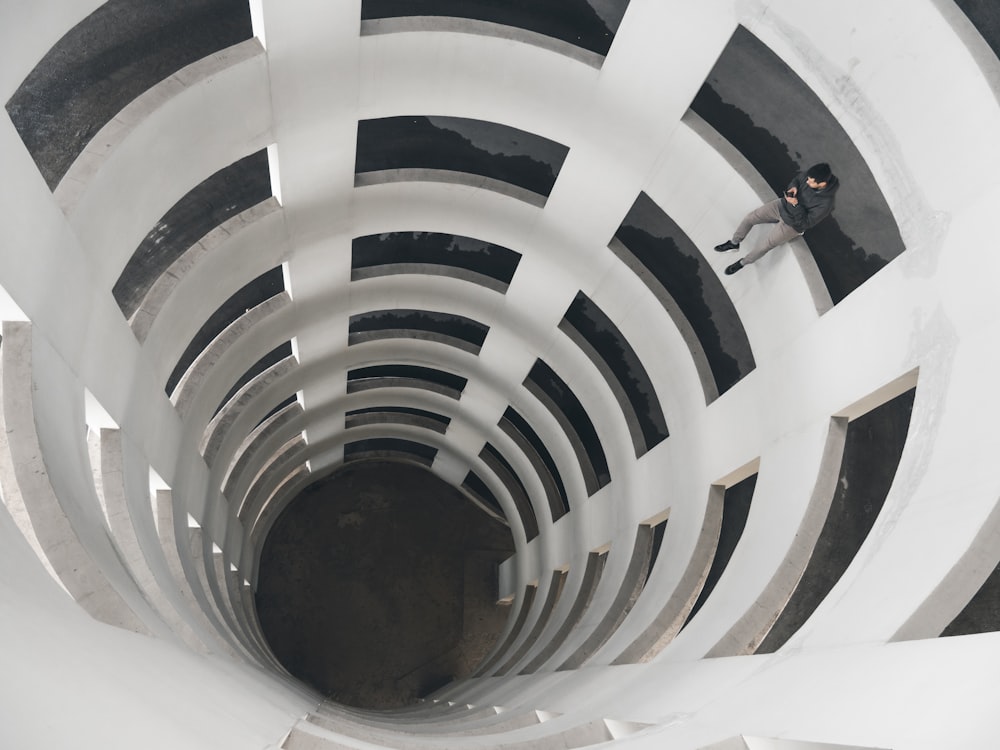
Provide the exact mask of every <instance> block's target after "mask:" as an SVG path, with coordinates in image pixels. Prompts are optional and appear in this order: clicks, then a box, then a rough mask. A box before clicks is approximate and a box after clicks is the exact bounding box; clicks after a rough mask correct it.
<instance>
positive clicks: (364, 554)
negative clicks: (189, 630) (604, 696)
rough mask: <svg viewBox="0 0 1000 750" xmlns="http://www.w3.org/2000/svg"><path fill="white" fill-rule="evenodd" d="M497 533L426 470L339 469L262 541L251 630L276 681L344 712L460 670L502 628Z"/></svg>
mask: <svg viewBox="0 0 1000 750" xmlns="http://www.w3.org/2000/svg"><path fill="white" fill-rule="evenodd" d="M511 554H513V541H512V539H511V536H510V531H509V530H508V529H507V528H506V527H505V526H503V525H502V524H501V523H499V522H497V521H495V520H494V519H492V518H490V517H489V516H487V515H486V514H485V513H483V512H482V511H481V510H478V509H476V508H475V506H474V505H473V504H472V503H471V502H470V501H469V500H468V499H466V498H465V497H464V496H463V495H462V494H461V493H460V492H459V491H458V490H456V489H455V488H454V487H451V486H450V485H448V484H446V483H444V482H443V481H442V480H440V479H439V478H438V477H436V476H435V475H433V474H432V473H430V472H429V471H427V470H425V469H423V468H421V467H419V466H413V465H409V464H404V463H397V462H386V461H366V462H359V463H356V464H353V465H349V466H347V467H346V468H344V469H341V470H339V471H338V472H336V473H335V474H333V475H332V476H331V477H329V478H326V479H324V480H320V481H319V482H317V483H316V484H314V485H312V486H311V487H309V488H307V489H306V490H305V491H303V492H302V493H301V494H300V495H299V496H298V497H296V498H295V500H294V501H293V502H292V503H291V505H290V506H289V507H288V508H287V509H286V510H285V511H284V512H283V513H282V514H281V516H279V518H278V520H277V522H276V523H275V526H274V528H273V529H272V531H271V533H270V534H269V535H268V538H267V540H266V541H265V543H264V545H263V550H262V553H261V563H260V578H259V585H258V589H257V594H256V605H257V612H258V615H259V618H260V622H261V627H262V629H263V631H264V634H265V635H266V637H267V639H268V641H269V643H270V645H271V647H272V649H273V650H274V653H275V655H276V656H277V657H278V659H279V660H280V661H281V662H282V664H284V665H285V666H286V667H287V668H288V669H289V671H290V672H291V673H292V674H293V675H295V676H296V677H299V678H300V679H302V680H303V681H304V682H306V683H308V684H310V685H312V686H314V687H316V688H317V689H318V690H319V691H320V692H322V693H324V694H326V695H328V696H329V697H331V698H332V699H333V700H336V701H338V702H340V703H342V704H345V705H351V706H357V707H365V708H396V707H400V706H405V705H408V704H412V703H414V702H416V701H417V699H418V698H419V697H421V696H423V695H426V694H427V693H429V692H432V691H433V690H435V689H437V688H438V687H441V686H442V685H444V684H446V683H448V682H449V681H451V680H452V679H456V678H462V677H465V676H467V675H469V674H471V673H472V671H473V669H474V668H475V667H476V665H477V664H478V663H479V662H480V661H481V660H482V659H483V658H484V657H485V656H486V655H487V653H488V652H489V650H490V648H491V647H492V646H493V644H494V643H495V641H496V639H497V637H498V635H499V634H500V632H501V630H502V629H503V626H504V624H505V622H506V618H507V616H508V613H509V608H507V607H503V606H500V605H497V604H496V598H497V580H496V569H497V565H498V564H499V563H500V562H501V561H502V560H504V559H506V558H507V557H509V556H510V555H511Z"/></svg>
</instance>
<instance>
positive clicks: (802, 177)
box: [715, 162, 840, 275]
mask: <svg viewBox="0 0 1000 750" xmlns="http://www.w3.org/2000/svg"><path fill="white" fill-rule="evenodd" d="M839 187H840V182H839V180H837V176H836V175H835V174H834V173H833V172H832V171H831V169H830V165H829V164H826V163H825V162H823V163H820V164H814V165H813V166H811V167H809V169H807V170H806V171H805V172H804V173H801V174H798V175H796V176H795V179H793V180H792V181H791V182H790V183H789V184H788V187H787V188H786V189H785V194H784V195H783V196H782V197H780V198H776V199H775V200H773V201H770V202H769V203H765V204H764V205H763V206H761V207H760V208H755V209H754V210H753V211H751V212H750V213H748V214H747V215H746V216H744V217H743V221H741V222H740V225H739V226H738V227H736V232H735V233H734V234H733V238H732V239H731V240H726V241H725V242H723V243H722V244H721V245H716V246H715V249H716V251H717V252H720V253H724V252H726V251H727V250H736V249H738V248H739V246H740V243H741V242H742V241H743V239H744V238H745V237H746V236H747V233H748V232H749V231H750V228H751V227H753V226H755V225H757V224H773V225H774V226H773V227H771V228H770V229H769V230H768V232H767V234H766V235H765V236H764V241H763V243H762V244H761V245H760V246H759V247H757V248H755V249H754V250H751V251H750V252H749V253H747V254H746V256H744V257H743V258H741V259H740V260H738V261H736V262H735V263H733V264H732V265H730V266H727V267H726V274H727V275H732V274H734V273H736V272H737V271H739V270H740V269H741V268H743V267H744V266H747V265H750V264H751V263H755V262H756V261H758V260H760V259H761V258H763V257H764V255H765V254H767V252H768V251H770V250H773V249H774V248H776V247H777V246H778V245H781V244H784V243H785V242H789V241H790V240H793V239H795V238H796V237H798V236H800V235H801V234H802V233H803V232H805V231H806V230H807V229H811V228H812V227H814V226H816V225H817V224H819V223H820V222H821V221H823V219H825V218H826V217H827V216H829V215H830V213H831V212H832V211H833V203H834V196H835V195H836V193H837V189H838V188H839Z"/></svg>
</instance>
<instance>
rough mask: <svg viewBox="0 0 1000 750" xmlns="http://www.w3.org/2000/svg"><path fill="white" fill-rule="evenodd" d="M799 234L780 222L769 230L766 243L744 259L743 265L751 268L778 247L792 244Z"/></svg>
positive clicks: (765, 238)
mask: <svg viewBox="0 0 1000 750" xmlns="http://www.w3.org/2000/svg"><path fill="white" fill-rule="evenodd" d="M799 234H800V233H799V232H797V231H796V230H795V229H793V228H792V227H790V226H788V224H786V223H785V222H783V221H779V222H778V223H777V224H775V225H774V226H773V227H771V228H770V229H769V230H768V232H767V235H766V236H765V237H764V241H763V242H762V243H761V244H760V245H759V246H758V247H755V248H754V249H753V250H751V251H750V252H749V253H747V254H746V255H745V256H744V257H743V260H742V264H743V265H744V266H749V265H750V264H751V263H756V262H757V261H758V260H760V259H761V258H763V257H764V256H765V255H766V254H767V253H768V252H770V251H771V250H773V249H774V248H776V247H777V246H778V245H783V244H785V243H786V242H791V241H792V240H794V239H795V238H796V237H798V236H799Z"/></svg>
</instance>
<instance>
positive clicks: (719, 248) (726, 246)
mask: <svg viewBox="0 0 1000 750" xmlns="http://www.w3.org/2000/svg"><path fill="white" fill-rule="evenodd" d="M739 248H740V243H739V242H733V241H732V240H726V241H725V242H723V243H722V244H721V245H716V246H715V252H717V253H724V252H727V251H729V250H739Z"/></svg>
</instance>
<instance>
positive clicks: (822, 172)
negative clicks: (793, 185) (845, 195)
mask: <svg viewBox="0 0 1000 750" xmlns="http://www.w3.org/2000/svg"><path fill="white" fill-rule="evenodd" d="M806 177H812V178H813V179H814V180H816V182H829V181H830V178H831V177H833V170H832V169H830V165H829V164H827V163H826V162H825V161H824V162H820V163H819V164H813V165H812V166H811V167H809V171H807V172H806Z"/></svg>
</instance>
